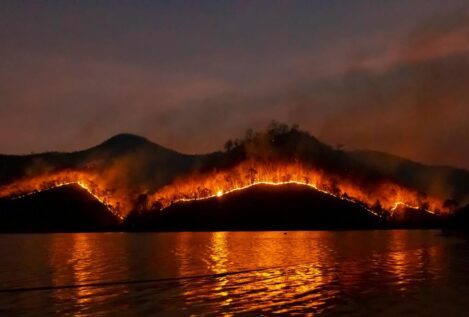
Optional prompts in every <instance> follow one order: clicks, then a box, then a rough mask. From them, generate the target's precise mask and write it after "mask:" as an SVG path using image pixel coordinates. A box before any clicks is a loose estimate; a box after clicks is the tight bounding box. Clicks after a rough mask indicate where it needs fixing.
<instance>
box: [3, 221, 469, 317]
mask: <svg viewBox="0 0 469 317" xmlns="http://www.w3.org/2000/svg"><path fill="white" fill-rule="evenodd" d="M274 313H277V314H295V313H297V314H299V315H304V314H309V315H327V316H329V315H332V316H336V315H346V316H374V315H382V316H402V315H411V316H415V315H419V316H467V314H469V242H468V241H466V240H464V239H461V238H454V237H453V238H447V237H443V236H441V235H440V233H439V231H433V230H422V231H405V230H402V231H399V230H397V231H344V232H331V231H320V232H288V233H287V234H285V233H284V232H213V233H212V232H206V233H109V234H106V233H91V234H88V233H84V234H82V233H79V234H42V235H33V234H26V235H0V315H2V316H17V315H19V316H30V315H32V316H33V315H37V316H48V315H60V316H66V315H70V316H71V315H73V316H87V315H89V316H96V315H98V316H100V315H104V316H106V315H109V316H154V315H161V316H189V315H197V316H198V315H217V316H218V315H233V314H234V315H237V314H240V315H247V316H250V315H252V316H259V315H272V314H274Z"/></svg>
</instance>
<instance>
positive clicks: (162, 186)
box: [0, 123, 467, 219]
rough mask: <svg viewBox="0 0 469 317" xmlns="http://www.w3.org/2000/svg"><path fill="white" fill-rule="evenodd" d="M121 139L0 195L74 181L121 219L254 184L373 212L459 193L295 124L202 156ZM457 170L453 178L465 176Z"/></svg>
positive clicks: (444, 208) (446, 206)
mask: <svg viewBox="0 0 469 317" xmlns="http://www.w3.org/2000/svg"><path fill="white" fill-rule="evenodd" d="M121 140H122V138H118V137H115V138H113V139H111V141H108V142H106V143H103V145H102V146H100V147H99V146H98V147H95V148H92V149H90V150H86V151H82V152H79V153H78V154H76V155H77V156H78V155H79V158H80V160H79V159H76V158H74V160H73V162H74V163H73V164H74V165H71V164H62V165H63V166H65V167H63V168H60V167H57V166H53V164H52V163H51V167H48V168H47V169H45V170H41V171H39V172H35V173H20V174H18V175H21V177H16V178H15V179H14V180H11V181H8V182H5V181H3V182H0V184H1V183H3V185H2V186H0V197H10V198H13V199H19V198H21V197H23V196H24V195H32V194H35V193H39V192H43V191H45V190H49V189H52V188H57V187H60V186H63V185H66V184H77V185H79V186H81V187H82V188H83V189H85V190H87V191H88V192H89V193H91V194H92V195H93V196H94V197H95V198H97V199H98V200H99V201H100V202H102V203H103V204H104V205H105V206H106V207H107V208H108V209H109V210H111V211H112V212H113V213H114V214H115V215H118V216H119V217H120V218H121V219H122V218H124V217H126V216H127V215H128V213H129V212H130V211H132V210H138V211H145V210H150V209H151V210H166V209H167V208H168V206H171V205H173V204H177V203H179V202H188V201H199V200H206V199H209V198H213V197H217V196H223V195H226V194H229V193H233V192H236V191H242V190H244V189H247V188H250V187H252V186H255V185H259V184H263V185H268V186H280V185H288V184H297V185H303V186H306V187H308V188H310V189H313V190H315V191H317V192H321V193H323V194H327V195H328V196H330V197H334V198H337V199H340V200H345V201H349V202H353V203H359V204H360V205H362V206H363V207H364V208H366V209H367V210H369V211H370V212H371V213H373V214H375V215H384V214H392V213H394V212H398V211H399V209H400V208H398V207H400V206H406V207H409V208H414V209H421V210H425V211H427V212H429V213H436V214H438V213H446V212H448V211H450V210H451V209H454V208H455V206H456V205H457V204H458V203H460V202H461V201H464V200H463V199H462V198H464V197H467V193H466V192H464V190H461V189H460V187H456V185H457V184H456V185H455V184H450V185H446V187H447V188H449V189H448V190H447V191H446V192H444V193H439V192H436V191H433V192H426V191H425V189H426V188H427V187H426V186H427V185H426V183H422V182H419V181H412V178H410V177H409V175H410V176H411V174H412V173H409V175H407V177H406V178H405V179H402V178H401V177H400V176H399V174H395V175H394V174H389V173H387V174H383V173H382V171H381V170H380V169H378V168H377V167H376V162H374V165H373V166H372V167H370V166H369V165H367V164H366V163H363V162H360V161H357V160H354V159H352V158H351V155H349V154H348V153H347V152H345V151H342V150H341V149H333V148H331V147H329V146H327V145H325V144H323V143H321V142H319V141H318V140H317V139H315V138H314V137H312V136H311V135H309V134H308V133H307V132H304V131H301V130H299V129H298V127H295V126H293V127H289V126H286V125H282V124H276V123H273V124H271V125H270V126H269V127H268V129H267V130H266V131H265V132H260V133H254V132H253V131H248V132H247V133H246V136H245V138H244V139H242V140H234V141H228V142H227V143H226V145H225V151H224V152H217V153H213V154H209V155H205V156H200V155H199V156H188V155H182V154H178V153H176V152H171V151H170V150H167V149H164V148H161V147H159V146H157V145H153V144H152V143H149V142H148V141H146V140H145V139H143V138H134V137H129V136H125V137H124V141H125V142H124V145H122V144H121V143H122V142H120V141H121ZM135 140H137V141H138V142H137V143H135ZM116 149H117V150H116ZM67 155H68V156H71V155H73V153H71V154H67ZM23 161H24V159H23ZM43 161H44V160H43ZM106 162H107V164H106ZM46 163H47V162H46ZM27 167H28V166H27ZM28 168H29V167H28ZM432 171H433V170H432ZM419 173H420V174H421V173H422V172H421V171H419ZM464 173H465V172H464ZM464 173H462V174H461V175H463V177H462V178H461V177H460V178H461V179H464V177H467V175H466V174H464ZM420 174H419V175H420ZM0 176H1V175H0ZM415 179H417V177H416V178H415ZM445 182H446V183H445ZM434 183H437V184H440V186H433V187H435V188H436V187H438V188H443V187H445V186H443V185H444V184H447V183H448V181H447V180H444V179H443V180H440V179H435V180H434ZM433 187H432V188H433ZM448 192H456V193H458V196H457V197H453V196H448V195H447V193H448ZM464 195H466V196H464ZM461 197H462V198H461Z"/></svg>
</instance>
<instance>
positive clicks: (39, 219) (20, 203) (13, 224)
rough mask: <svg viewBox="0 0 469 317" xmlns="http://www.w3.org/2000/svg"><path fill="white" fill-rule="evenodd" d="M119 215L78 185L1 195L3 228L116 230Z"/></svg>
mask: <svg viewBox="0 0 469 317" xmlns="http://www.w3.org/2000/svg"><path fill="white" fill-rule="evenodd" d="M118 226H119V218H118V217H116V216H115V215H114V214H112V213H111V212H110V211H109V210H108V209H107V208H106V207H105V206H104V205H103V204H102V203H101V202H99V201H98V200H96V199H95V198H94V197H93V196H92V195H90V194H89V193H88V192H87V191H86V190H84V189H83V188H81V187H80V186H78V185H74V184H71V185H65V186H61V187H57V188H54V189H50V190H46V191H43V192H40V193H34V194H31V195H27V196H25V197H23V198H21V199H9V198H2V199H0V231H2V232H69V231H103V230H116V229H117V228H118Z"/></svg>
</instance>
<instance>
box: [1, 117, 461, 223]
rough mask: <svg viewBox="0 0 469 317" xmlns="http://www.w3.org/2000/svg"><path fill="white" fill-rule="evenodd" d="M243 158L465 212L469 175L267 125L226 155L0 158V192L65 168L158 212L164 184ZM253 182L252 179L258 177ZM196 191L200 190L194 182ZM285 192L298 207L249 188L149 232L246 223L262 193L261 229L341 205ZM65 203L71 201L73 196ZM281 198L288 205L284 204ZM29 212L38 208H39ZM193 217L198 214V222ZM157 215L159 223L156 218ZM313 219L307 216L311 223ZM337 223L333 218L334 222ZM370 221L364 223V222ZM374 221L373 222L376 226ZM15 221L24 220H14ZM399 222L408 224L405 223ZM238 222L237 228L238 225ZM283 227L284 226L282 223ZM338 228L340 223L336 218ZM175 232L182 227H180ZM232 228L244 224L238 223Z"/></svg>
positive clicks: (158, 150) (106, 152) (90, 152)
mask: <svg viewBox="0 0 469 317" xmlns="http://www.w3.org/2000/svg"><path fill="white" fill-rule="evenodd" d="M248 160H251V161H258V162H266V164H270V163H271V162H299V163H301V164H305V166H310V167H314V168H316V169H319V170H320V171H321V173H323V174H325V175H333V178H332V179H333V180H334V179H337V180H339V181H340V180H347V181H348V182H350V183H356V184H358V185H359V186H361V188H362V190H363V191H365V192H366V191H370V192H371V191H372V189H373V187H374V186H376V185H377V184H378V185H379V184H382V183H386V184H387V183H389V184H395V185H396V186H403V187H405V188H408V189H409V190H413V191H415V192H418V193H419V199H421V200H422V201H425V199H426V197H428V196H435V197H438V198H439V199H441V200H442V201H444V204H445V206H446V207H447V208H448V209H449V210H455V209H461V210H464V206H466V205H468V204H469V186H468V185H467V184H469V172H468V171H466V170H463V169H458V168H452V167H442V166H429V165H424V164H421V163H417V162H413V161H410V160H407V159H404V158H400V157H397V156H394V155H390V154H386V153H381V152H374V151H344V150H342V149H337V148H333V147H331V146H329V145H327V144H324V143H322V142H321V141H319V140H318V139H316V138H315V137H313V136H311V135H310V134H308V133H307V132H305V131H302V130H299V129H298V128H297V127H289V126H286V125H283V124H277V123H274V124H272V125H271V126H269V127H268V128H267V130H266V131H263V132H253V131H248V132H246V135H245V137H244V138H242V139H240V140H238V139H235V140H229V141H227V143H226V144H225V148H224V149H223V151H219V152H214V153H208V154H204V155H186V154H182V153H178V152H176V151H173V150H170V149H167V148H165V147H162V146H160V145H157V144H155V143H152V142H150V141H149V140H147V139H146V138H143V137H140V136H136V135H131V134H119V135H116V136H114V137H112V138H110V139H108V140H107V141H105V142H103V143H101V144H99V145H97V146H95V147H92V148H89V149H86V150H82V151H77V152H70V153H59V152H49V153H41V154H32V155H0V195H1V193H2V188H5V187H9V188H10V191H8V193H11V192H12V189H13V190H14V189H16V187H15V186H16V185H15V184H16V183H17V181H18V180H26V181H27V180H28V179H34V178H35V177H42V176H43V175H46V176H47V175H54V173H60V172H65V173H68V172H70V171H79V172H83V173H87V174H86V175H93V177H94V178H95V179H98V180H99V179H100V180H102V181H103V182H104V183H105V185H106V186H109V188H108V189H106V191H109V192H111V193H118V194H119V195H127V196H128V197H127V200H128V201H130V202H132V203H135V208H131V209H134V213H133V215H135V211H136V210H139V209H142V208H143V209H155V206H154V205H146V199H148V197H149V196H151V194H152V193H155V192H157V191H158V190H160V189H161V188H163V187H164V186H166V185H170V184H173V183H174V182H175V181H177V180H180V179H182V178H184V177H188V176H190V175H211V174H210V173H214V171H224V170H229V169H230V168H233V167H236V166H238V165H239V164H242V163H243V162H246V161H248ZM254 172H255V171H254ZM253 177H255V174H254V176H253ZM226 181H228V180H226ZM326 185H327V186H332V187H330V188H329V187H328V188H329V190H331V191H336V190H337V188H334V184H326ZM326 185H325V186H326ZM194 186H197V184H195V185H194ZM287 189H288V188H285V193H289V194H288V195H290V194H291V195H292V197H293V196H294V197H296V196H298V195H299V197H298V198H299V199H300V198H301V199H300V200H298V201H301V203H293V202H292V201H291V200H289V199H288V197H287V196H288V195H287V194H282V193H281V192H278V193H276V194H275V195H274V196H275V197H274V196H272V195H270V194H266V193H264V192H263V191H262V190H258V189H256V190H254V189H253V190H251V191H249V192H248V193H247V194H246V195H243V196H240V197H239V199H240V200H239V203H238V202H234V201H233V199H235V198H236V199H237V198H238V193H235V194H233V195H231V194H230V195H229V196H226V197H223V198H224V199H225V198H226V199H225V200H224V201H225V202H227V204H221V205H220V201H219V200H217V199H216V198H213V199H208V200H203V201H196V202H191V203H188V204H182V205H181V204H177V205H176V204H175V205H173V206H170V207H168V208H166V209H165V210H164V211H163V212H164V216H161V215H159V214H157V213H154V215H152V216H149V217H150V218H149V221H150V220H151V221H150V222H151V223H153V224H154V228H160V229H163V228H162V227H161V225H160V224H159V221H162V222H161V223H163V222H165V223H167V224H168V227H167V228H170V227H172V228H176V227H178V226H176V225H175V224H174V221H175V219H176V218H177V217H176V215H179V216H178V217H184V219H186V218H187V219H193V221H192V223H193V224H194V228H195V227H198V228H203V224H204V223H208V222H207V221H208V219H205V217H208V218H210V219H217V218H216V217H218V216H217V215H218V214H217V213H215V214H214V213H213V212H212V210H211V209H212V208H213V210H224V212H223V214H224V217H228V215H232V216H229V217H232V218H230V219H232V221H237V220H236V217H235V209H236V213H239V217H246V220H248V218H249V217H248V216H250V214H249V212H247V211H248V210H250V208H251V207H249V206H250V205H249V204H250V202H252V201H255V200H254V199H253V198H252V199H251V198H250V197H251V196H252V195H254V196H259V199H260V200H261V201H262V199H265V211H262V212H261V211H259V212H260V214H259V215H258V216H255V217H254V218H252V219H254V220H255V221H254V223H256V224H259V225H260V224H261V222H260V221H261V219H262V217H263V216H268V214H269V213H268V212H267V210H268V209H269V208H270V210H272V212H273V213H274V214H275V217H276V219H282V218H281V217H283V216H282V215H285V214H286V213H285V210H287V209H288V210H290V211H291V210H297V211H298V212H299V213H297V214H296V216H298V217H299V218H298V219H306V218H302V217H305V215H304V214H302V213H301V212H302V211H306V210H313V209H314V210H316V209H317V208H316V207H318V208H319V207H321V206H323V207H324V206H326V205H327V204H329V203H330V205H327V206H329V207H330V208H329V209H330V210H329V211H328V212H329V213H331V217H332V218H334V217H335V216H333V215H334V213H335V210H336V209H334V208H336V207H337V206H339V205H340V204H342V203H343V201H339V202H338V204H339V205H334V204H335V202H334V203H332V202H330V199H333V200H334V199H335V198H333V197H327V199H325V200H324V202H323V203H319V201H321V200H322V198H323V197H322V196H321V195H319V194H318V193H313V192H311V191H308V193H309V194H308V195H309V196H310V197H309V198H305V197H303V196H301V195H303V194H301V195H300V194H298V193H296V192H294V193H292V192H291V191H290V190H289V189H288V190H287ZM64 190H65V189H64ZM194 190H195V189H194ZM197 190H198V191H199V190H200V191H202V192H203V191H204V190H207V189H206V188H205V189H204V188H197ZM390 190H393V189H390ZM66 191H67V190H66ZM80 191H81V193H82V194H83V190H81V189H80ZM18 192H19V193H21V188H18ZM49 193H50V194H49ZM49 193H47V194H44V195H45V196H43V195H42V194H43V193H41V195H39V196H38V197H48V195H52V196H54V197H57V196H60V195H62V194H64V195H65V194H66V195H65V196H67V197H69V198H70V197H72V196H73V195H71V196H70V195H69V193H63V192H62V191H61V190H57V191H50V192H49ZM80 195H81V194H80ZM80 195H78V196H80ZM142 195H143V196H145V197H144V201H145V204H143V207H142V206H138V205H139V204H140V203H141V202H140V197H141V196H142ZM308 195H307V196H308ZM337 195H338V196H340V195H347V193H338V194H337ZM65 196H64V197H65ZM254 196H253V197H254ZM232 197H235V198H232ZM266 197H270V198H269V199H273V200H274V201H276V202H277V203H276V204H274V205H272V204H270V203H268V202H269V200H267V198H266ZM278 197H282V199H280V201H277V198H278ZM31 199H33V198H27V199H26V200H23V199H21V201H22V203H21V204H23V203H24V206H23V207H21V206H22V205H21V204H18V202H15V203H14V204H10V203H8V202H7V200H8V199H7V198H3V199H2V202H1V203H0V215H3V216H5V215H7V217H10V216H9V215H10V210H23V211H24V210H25V208H26V209H28V208H27V207H25V206H34V204H35V203H36V202H34V203H32V202H33V200H31ZM34 199H36V198H34ZM37 199H41V201H40V204H39V205H40V206H45V205H44V202H51V201H52V200H53V199H49V198H37ZM42 199H43V200H42ZM54 199H55V198H54ZM57 199H58V198H57ZM67 199H68V198H67ZM236 199H235V200H236ZM59 200H60V199H59ZM70 201H74V200H73V199H71V200H70ZM282 201H284V202H288V203H282ZM326 201H327V203H326ZM376 203H377V205H378V207H379V201H376ZM324 204H325V205H324ZM352 205H353V206H348V205H347V206H342V207H343V208H344V210H355V211H356V208H357V206H356V205H354V204H352ZM19 206H20V207H21V208H20V207H19ZM68 206H69V205H68V204H64V205H62V208H64V209H68V208H69V207H68ZM78 206H79V204H78ZM314 206H316V207H314ZM334 206H335V207H334ZM267 207H268V208H267ZM277 207H278V208H277ZM313 207H314V208H313ZM342 207H341V208H342ZM368 207H370V205H368ZM41 208H42V207H41ZM70 208H71V207H70ZM321 208H322V207H321ZM321 208H319V209H321ZM32 209H34V210H36V209H37V208H32ZM43 209H44V208H43ZM43 209H41V210H43ZM300 209H303V210H300ZM325 209H327V208H322V209H321V210H322V211H324V210H325ZM189 210H196V212H194V213H193V214H191V212H190V211H189ZM355 211H353V212H351V213H350V214H347V215H342V216H343V217H345V218H344V219H348V218H346V217H348V216H349V215H351V214H354V215H355V216H356V217H358V218H357V219H362V218H361V217H362V216H360V215H361V212H355ZM41 212H44V211H41ZM243 213H245V215H243V216H242V214H243ZM126 214H127V213H125V214H123V216H125V215H126ZM320 214H321V213H320V212H319V213H317V214H314V217H316V216H318V217H319V215H320ZM21 215H26V213H24V212H22V213H21ZM156 215H157V216H156ZM195 215H199V216H200V218H198V217H199V216H195ZM288 215H291V213H290V212H288ZM3 216H2V217H3ZM337 216H338V215H337ZM427 216H428V215H427V214H423V218H422V217H420V215H419V214H415V213H413V212H410V213H409V217H410V218H409V219H411V218H412V219H414V222H415V224H416V225H418V223H420V222H421V223H427V224H430V223H433V220H432V219H428V217H427ZM21 217H23V216H19V218H18V219H20V218H21ZM161 217H162V218H161ZM175 217H176V218H175ZM194 217H195V218H194ZM292 217H293V216H292ZM308 217H310V215H308ZM311 217H313V215H311ZM314 217H313V218H314ZM321 217H322V216H321ZM321 217H319V218H321ZM157 218H158V221H157V220H156V219H157ZM313 218H308V219H310V220H311V221H312V219H313ZM319 218H318V219H319ZM326 218H327V217H326ZM326 218H321V219H322V220H321V221H319V220H318V221H319V222H318V223H321V226H323V225H324V226H325V227H331V226H330V224H327V225H326V223H324V222H323V220H324V219H326ZM332 218H331V219H332ZM365 218H366V217H365ZM365 218H363V219H365ZM424 218H425V219H424ZM430 218H431V217H430ZM334 219H335V221H338V220H337V218H334ZM366 219H367V218H366ZM415 219H419V220H416V221H415ZM129 220H130V219H129ZM0 221H1V219H0ZM15 221H16V220H15ZM18 221H19V220H18ZM134 221H137V222H138V221H140V222H141V220H137V219H134ZM217 221H218V223H219V224H220V226H222V227H223V226H228V224H226V223H224V224H223V225H222V219H218V220H217ZM272 221H274V220H272ZM344 221H345V222H347V221H348V222H349V223H350V224H351V227H354V226H355V225H356V224H358V223H360V221H361V220H360V221H358V220H357V222H356V223H355V222H353V221H351V220H350V221H351V222H350V221H349V220H344ZM367 221H368V220H366V221H365V222H367ZM373 221H375V220H373ZM373 221H371V222H370V223H374V222H373ZM20 222H21V221H19V222H18V223H20ZM157 222H158V224H157ZM404 222H406V223H409V222H408V221H404ZM130 223H131V222H129V221H127V222H126V224H130ZM196 223H198V225H197V226H196V225H195V224H196ZM237 223H238V224H239V222H237ZM283 223H284V224H286V223H285V222H283ZM295 223H297V224H298V226H297V227H301V226H300V224H301V223H302V222H301V221H300V222H298V221H297V219H292V222H291V223H290V224H289V227H292V228H293V227H295ZM339 223H341V222H340V221H339ZM337 225H338V224H337ZM362 225H363V224H360V226H362ZM233 226H234V225H233ZM338 226H339V225H338ZM340 226H342V225H340ZM179 227H180V228H182V227H183V225H182V223H181V224H180V225H179ZM234 227H241V226H239V225H236V226H234ZM248 227H249V228H256V225H253V226H252V227H250V225H248V224H246V225H245V227H244V228H248ZM267 227H268V226H267ZM272 227H275V223H272ZM308 227H309V228H313V227H314V224H311V223H309V224H308ZM345 227H346V226H345Z"/></svg>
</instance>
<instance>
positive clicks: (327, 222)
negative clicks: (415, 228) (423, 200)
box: [124, 184, 386, 231]
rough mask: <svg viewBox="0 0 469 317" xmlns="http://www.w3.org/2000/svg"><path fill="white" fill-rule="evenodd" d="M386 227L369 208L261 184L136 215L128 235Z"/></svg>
mask: <svg viewBox="0 0 469 317" xmlns="http://www.w3.org/2000/svg"><path fill="white" fill-rule="evenodd" d="M385 225H386V222H385V221H384V220H383V219H381V218H379V217H377V216H376V215H373V214H372V213H370V212H369V211H368V210H367V209H366V208H364V206H362V205H360V204H357V203H353V202H349V201H346V200H342V199H338V198H336V197H332V196H330V195H328V194H325V193H322V192H319V191H316V190H314V189H311V188H309V187H307V186H303V185H296V184H288V185H281V186H272V185H265V184H259V185H254V186H252V187H250V188H247V189H243V190H240V191H235V192H231V193H229V194H226V195H224V196H222V197H213V198H209V199H205V200H199V201H190V202H178V203H175V204H173V205H171V206H169V207H168V208H166V209H164V210H162V211H161V210H149V211H144V212H134V213H132V214H130V215H129V216H128V217H127V218H126V219H125V221H124V228H125V229H127V230H137V231H138V230H162V231H199V230H202V231H204V230H301V229H365V228H380V227H384V226H385Z"/></svg>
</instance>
